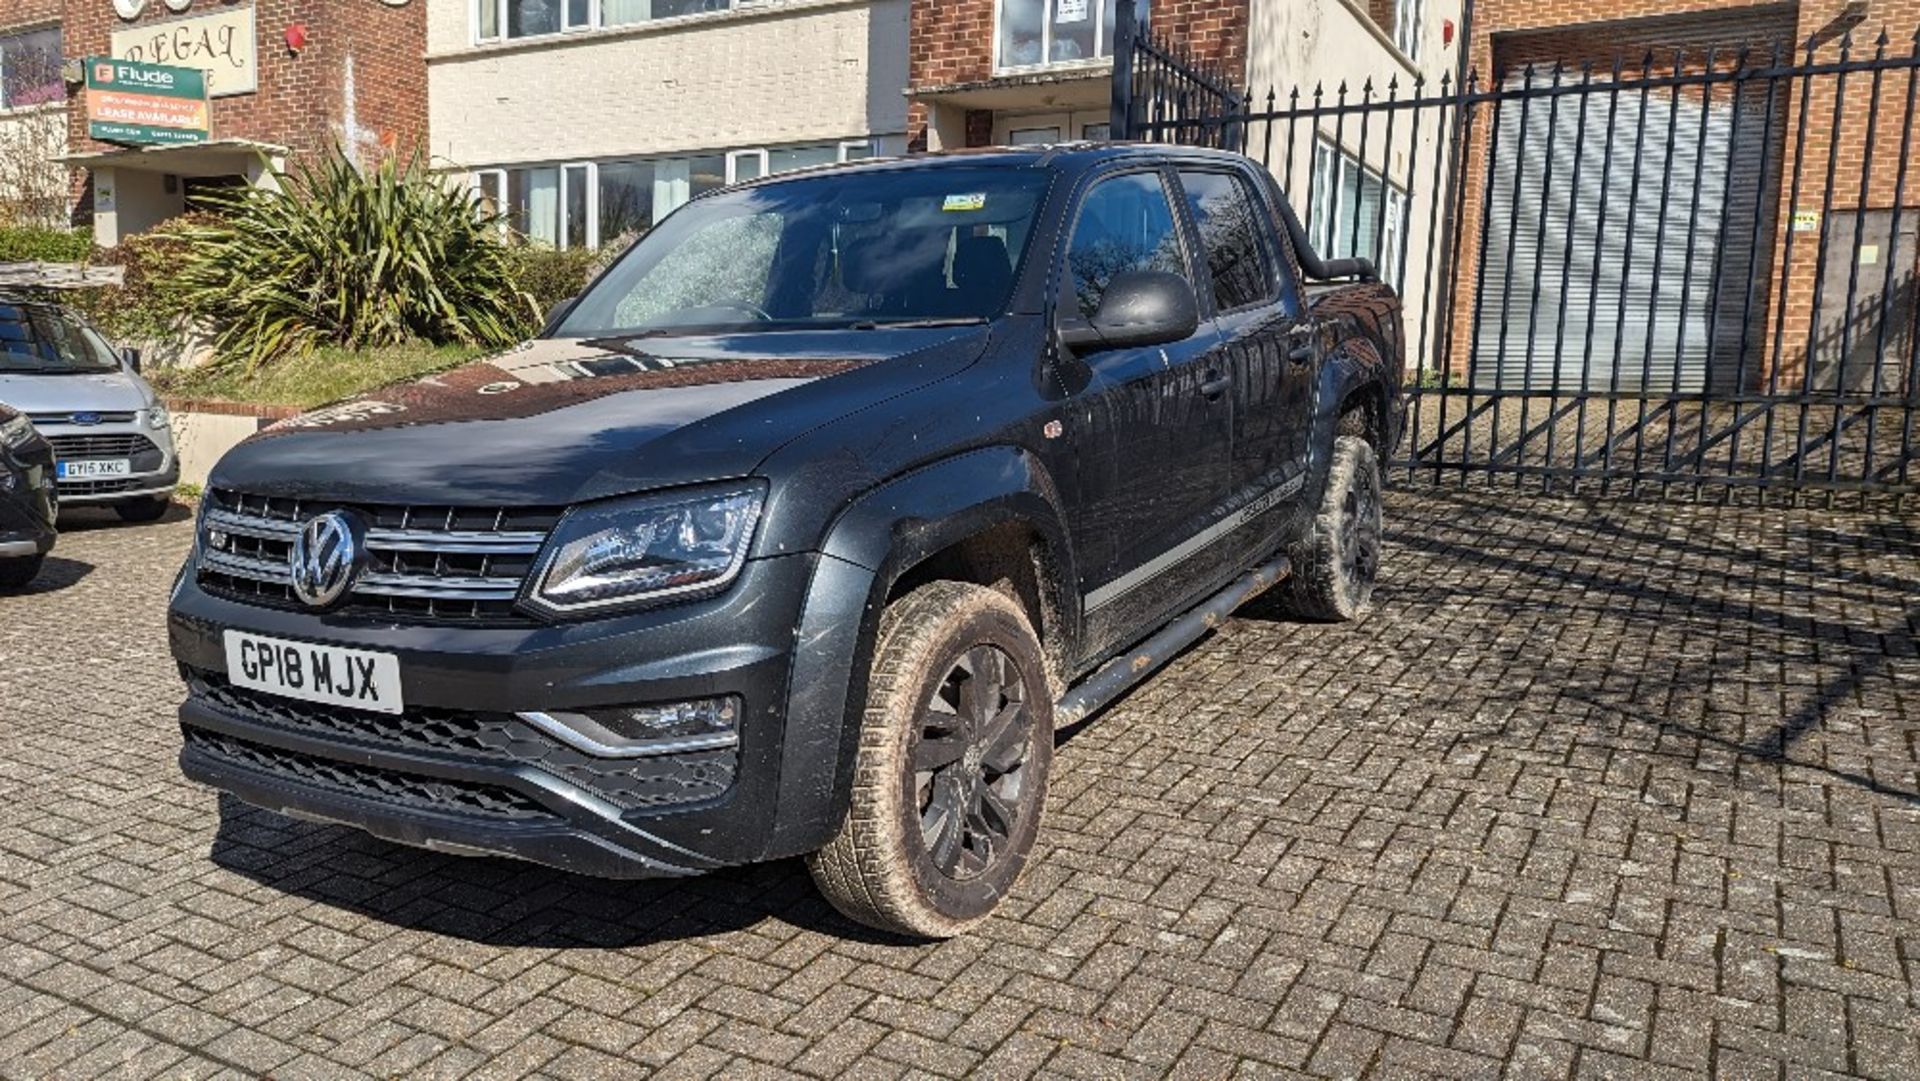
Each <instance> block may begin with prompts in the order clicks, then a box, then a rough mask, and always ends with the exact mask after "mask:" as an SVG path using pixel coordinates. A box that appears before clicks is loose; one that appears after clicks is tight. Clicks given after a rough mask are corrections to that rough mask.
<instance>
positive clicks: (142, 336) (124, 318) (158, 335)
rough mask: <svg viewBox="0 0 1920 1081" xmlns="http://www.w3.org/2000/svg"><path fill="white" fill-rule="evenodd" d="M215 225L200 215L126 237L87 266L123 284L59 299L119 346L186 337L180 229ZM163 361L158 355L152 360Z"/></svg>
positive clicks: (185, 251) (185, 249)
mask: <svg viewBox="0 0 1920 1081" xmlns="http://www.w3.org/2000/svg"><path fill="white" fill-rule="evenodd" d="M216 221H218V219H217V218H215V217H213V216H212V215H209V214H206V213H204V212H195V213H190V214H183V215H181V216H179V217H174V218H169V219H167V220H166V221H164V222H161V223H160V224H159V225H157V226H155V227H154V228H153V229H151V230H149V231H147V232H144V233H139V234H136V235H134V236H130V237H127V238H126V239H124V240H122V241H121V242H120V245H119V246H118V247H114V248H102V249H100V250H99V251H98V252H96V253H95V254H94V257H93V262H94V263H95V264H96V265H100V266H118V267H121V268H123V269H124V271H125V279H124V283H123V284H121V285H119V286H110V287H106V288H98V289H75V290H73V291H72V292H71V293H70V294H69V295H68V296H67V297H65V298H64V299H66V300H67V302H68V303H70V304H72V305H73V306H74V307H76V308H79V309H80V310H81V311H84V312H86V314H87V317H88V318H89V319H92V320H93V321H94V323H95V324H96V325H97V326H99V328H100V329H101V330H103V331H105V332H106V334H107V336H108V337H111V338H113V339H115V340H116V341H120V342H123V343H125V342H131V341H135V340H138V341H141V342H145V343H150V344H151V343H154V342H155V341H174V340H176V339H179V338H181V337H183V336H184V335H185V334H186V333H187V324H188V322H189V320H188V319H187V317H186V315H185V313H184V310H183V309H184V306H185V299H184V298H183V297H182V296H181V290H180V283H179V271H180V267H181V266H182V264H184V263H185V262H186V261H187V259H188V258H190V257H191V245H190V243H189V242H188V240H187V239H186V238H185V237H184V236H183V235H182V234H183V233H184V232H185V231H186V230H190V229H195V228H200V227H204V226H206V225H209V224H211V223H214V222H216ZM153 359H154V360H155V361H158V362H165V360H166V358H165V357H164V356H156V357H154V358H153Z"/></svg>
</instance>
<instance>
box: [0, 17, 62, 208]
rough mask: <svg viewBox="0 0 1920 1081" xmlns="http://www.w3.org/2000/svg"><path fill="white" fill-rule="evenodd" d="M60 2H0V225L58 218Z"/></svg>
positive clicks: (59, 191)
mask: <svg viewBox="0 0 1920 1081" xmlns="http://www.w3.org/2000/svg"><path fill="white" fill-rule="evenodd" d="M60 2H61V0H0V224H9V223H10V220H18V221H21V222H25V223H31V224H52V223H55V222H58V221H59V220H61V219H63V218H64V217H65V216H66V209H67V206H66V203H67V200H66V187H67V185H66V173H65V170H63V169H61V168H60V167H59V166H58V165H57V164H54V162H53V161H52V159H53V158H54V157H56V156H57V155H58V154H59V153H60V151H61V150H62V149H64V147H65V142H66V112H65V99H66V89H65V85H64V83H62V81H61V78H60V66H61V65H60Z"/></svg>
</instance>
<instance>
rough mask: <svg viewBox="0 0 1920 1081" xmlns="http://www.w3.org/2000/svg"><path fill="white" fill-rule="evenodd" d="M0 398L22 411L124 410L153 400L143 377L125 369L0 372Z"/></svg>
mask: <svg viewBox="0 0 1920 1081" xmlns="http://www.w3.org/2000/svg"><path fill="white" fill-rule="evenodd" d="M0 402H5V403H7V404H8V405H10V406H12V407H14V408H15V409H18V410H20V411H21V412H23V413H33V414H47V413H88V412H91V413H116V412H117V413H126V412H132V411H134V410H140V409H146V408H148V407H150V406H152V405H153V404H154V402H155V398H154V394H153V391H152V389H150V388H149V387H148V386H147V382H146V380H144V379H142V378H140V377H139V376H137V375H135V374H133V373H132V372H128V371H125V370H122V371H114V372H98V373H93V372H89V373H87V374H84V375H33V374H20V373H13V374H8V373H0Z"/></svg>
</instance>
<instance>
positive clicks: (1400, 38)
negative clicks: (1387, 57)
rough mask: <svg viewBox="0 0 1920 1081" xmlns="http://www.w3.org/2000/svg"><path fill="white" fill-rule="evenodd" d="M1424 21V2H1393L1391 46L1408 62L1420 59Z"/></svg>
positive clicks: (1425, 17) (1425, 7)
mask: <svg viewBox="0 0 1920 1081" xmlns="http://www.w3.org/2000/svg"><path fill="white" fill-rule="evenodd" d="M1426 20H1427V2H1426V0H1393V44H1394V47H1395V48H1397V49H1399V50H1400V51H1401V52H1403V53H1405V54H1406V55H1407V59H1409V60H1419V59H1420V37H1421V31H1422V30H1424V29H1426V26H1425V24H1426Z"/></svg>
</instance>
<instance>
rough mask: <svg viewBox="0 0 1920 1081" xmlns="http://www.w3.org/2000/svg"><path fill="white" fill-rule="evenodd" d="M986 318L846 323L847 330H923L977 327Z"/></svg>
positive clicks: (878, 320) (976, 316)
mask: <svg viewBox="0 0 1920 1081" xmlns="http://www.w3.org/2000/svg"><path fill="white" fill-rule="evenodd" d="M985 322H986V319H985V318H983V317H981V316H978V315H968V316H961V317H957V318H952V319H862V320H860V321H859V322H855V323H848V324H847V329H848V330H924V329H926V328H928V327H977V326H979V325H981V324H982V323H985Z"/></svg>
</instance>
